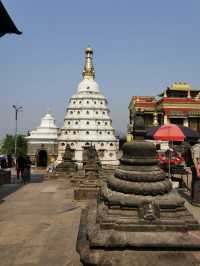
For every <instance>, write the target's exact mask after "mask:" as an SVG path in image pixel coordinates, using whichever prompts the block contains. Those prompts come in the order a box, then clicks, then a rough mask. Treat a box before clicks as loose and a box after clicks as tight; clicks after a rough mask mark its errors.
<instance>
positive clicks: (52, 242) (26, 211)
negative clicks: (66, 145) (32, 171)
mask: <svg viewBox="0 0 200 266" xmlns="http://www.w3.org/2000/svg"><path fill="white" fill-rule="evenodd" d="M32 181H33V182H32V183H29V184H27V185H21V184H12V185H4V186H1V187H0V199H3V201H2V203H1V204H0V265H1V266H35V265H37V266H64V265H65V266H80V265H81V264H80V262H79V255H78V253H77V252H76V250H75V246H76V238H77V232H78V228H79V219H80V212H81V209H82V208H83V207H84V206H85V205H86V203H84V202H83V203H81V202H75V201H74V200H73V189H72V187H71V186H70V183H69V182H66V181H64V180H45V181H42V179H41V175H35V176H33V179H32ZM180 193H181V194H182V196H183V197H185V198H186V200H188V198H189V194H188V192H186V190H180ZM6 195H7V196H6ZM186 205H187V207H188V208H189V209H190V211H191V212H192V213H193V214H194V216H195V217H196V218H197V219H198V220H199V221H200V208H197V207H193V206H191V205H190V203H189V202H187V201H186Z"/></svg>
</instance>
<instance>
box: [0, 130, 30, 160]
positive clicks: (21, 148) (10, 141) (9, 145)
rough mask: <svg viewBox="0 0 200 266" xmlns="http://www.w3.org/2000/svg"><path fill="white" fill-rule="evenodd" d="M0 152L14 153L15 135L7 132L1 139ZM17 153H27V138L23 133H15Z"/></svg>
mask: <svg viewBox="0 0 200 266" xmlns="http://www.w3.org/2000/svg"><path fill="white" fill-rule="evenodd" d="M0 153H1V154H14V153H15V136H13V135H9V134H7V135H6V137H5V138H4V139H3V141H2V144H1V149H0ZM17 154H21V155H26V154H27V140H26V138H25V136H24V135H17Z"/></svg>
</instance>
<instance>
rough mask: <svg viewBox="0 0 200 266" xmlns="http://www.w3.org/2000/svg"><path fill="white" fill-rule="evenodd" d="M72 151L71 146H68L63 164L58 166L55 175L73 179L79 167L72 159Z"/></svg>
mask: <svg viewBox="0 0 200 266" xmlns="http://www.w3.org/2000/svg"><path fill="white" fill-rule="evenodd" d="M72 157H73V154H72V149H71V148H70V145H69V144H67V145H66V147H65V153H64V155H63V158H62V162H61V163H60V164H58V165H57V166H56V169H55V172H54V173H53V174H54V175H55V174H56V175H59V176H64V177H65V176H66V177H72V176H73V174H74V173H76V171H77V165H76V163H75V162H74V161H73V159H72Z"/></svg>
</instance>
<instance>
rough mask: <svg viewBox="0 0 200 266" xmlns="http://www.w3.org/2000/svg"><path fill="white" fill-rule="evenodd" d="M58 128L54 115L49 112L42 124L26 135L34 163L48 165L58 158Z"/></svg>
mask: <svg viewBox="0 0 200 266" xmlns="http://www.w3.org/2000/svg"><path fill="white" fill-rule="evenodd" d="M57 138H58V128H57V126H56V125H55V120H54V118H53V116H52V115H51V114H50V113H49V112H48V113H47V114H46V115H45V116H44V117H43V118H42V119H41V124H40V126H39V127H38V128H37V129H36V130H33V131H31V132H30V134H29V136H27V137H26V139H27V142H28V155H29V156H30V159H31V161H32V163H33V164H35V165H36V166H39V167H46V166H47V165H48V164H49V163H52V162H54V161H55V160H56V158H57V155H58V143H57Z"/></svg>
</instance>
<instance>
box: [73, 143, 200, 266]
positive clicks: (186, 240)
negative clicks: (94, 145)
mask: <svg viewBox="0 0 200 266" xmlns="http://www.w3.org/2000/svg"><path fill="white" fill-rule="evenodd" d="M123 152H124V154H123V156H122V158H121V164H120V166H119V168H118V169H117V170H116V171H115V173H114V175H111V176H108V177H107V182H106V183H104V185H103V186H102V188H101V194H100V198H99V199H98V200H97V201H94V202H92V203H91V205H90V206H89V207H88V208H87V209H85V210H84V211H83V212H82V215H81V222H80V228H79V234H78V239H77V250H78V252H79V253H80V258H81V262H82V263H83V265H84V266H89V265H90V266H92V265H95V266H100V265H101V266H108V265H109V266H114V265H118V266H124V265H126V266H134V265H135V266H136V265H137V266H138V265H140V266H144V265H149V266H153V265H159V266H164V265H176V266H177V265H181V266H183V265H195V263H196V265H198V264H200V261H198V256H199V253H195V252H197V251H200V231H199V229H200V225H199V224H198V222H197V221H196V220H195V219H194V217H193V216H192V215H191V214H190V212H189V211H188V210H187V209H186V208H185V206H184V200H183V199H182V198H181V197H180V196H179V195H178V194H177V193H176V191H174V190H172V185H171V182H170V180H169V179H168V178H167V177H166V176H165V173H164V172H163V171H162V170H161V169H160V167H159V165H158V162H157V160H156V149H155V146H154V145H153V144H152V143H149V142H144V141H135V142H133V143H129V144H125V145H124V146H123ZM191 263H193V264H191Z"/></svg>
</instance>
